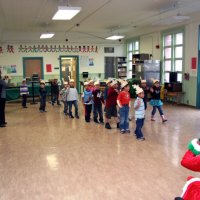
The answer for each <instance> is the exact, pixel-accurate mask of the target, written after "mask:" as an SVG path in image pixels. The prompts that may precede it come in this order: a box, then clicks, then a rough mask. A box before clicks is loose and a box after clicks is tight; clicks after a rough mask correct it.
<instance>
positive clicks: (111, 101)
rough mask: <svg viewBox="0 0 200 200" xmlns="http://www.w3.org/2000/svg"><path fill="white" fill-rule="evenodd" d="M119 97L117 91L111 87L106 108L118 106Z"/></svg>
mask: <svg viewBox="0 0 200 200" xmlns="http://www.w3.org/2000/svg"><path fill="white" fill-rule="evenodd" d="M117 96H118V93H117V91H116V90H115V89H114V88H112V87H110V88H109V89H108V96H107V99H106V107H110V106H115V105H117Z"/></svg>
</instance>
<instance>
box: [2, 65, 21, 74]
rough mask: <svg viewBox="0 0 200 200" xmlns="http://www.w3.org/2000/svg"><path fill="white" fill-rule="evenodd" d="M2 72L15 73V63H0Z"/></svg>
mask: <svg viewBox="0 0 200 200" xmlns="http://www.w3.org/2000/svg"><path fill="white" fill-rule="evenodd" d="M0 71H1V72H2V74H11V73H12V74H13V73H14V74H15V73H17V65H0Z"/></svg>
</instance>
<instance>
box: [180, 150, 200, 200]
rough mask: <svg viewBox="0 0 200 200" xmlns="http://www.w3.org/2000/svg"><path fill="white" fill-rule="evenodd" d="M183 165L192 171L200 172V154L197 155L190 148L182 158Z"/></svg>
mask: <svg viewBox="0 0 200 200" xmlns="http://www.w3.org/2000/svg"><path fill="white" fill-rule="evenodd" d="M181 165H182V166H183V167H185V168H187V169H190V170H192V171H195V172H200V155H197V156H195V155H194V154H193V153H192V152H191V151H190V150H188V151H187V152H186V153H185V155H184V156H183V158H182V161H181ZM199 199H200V198H199Z"/></svg>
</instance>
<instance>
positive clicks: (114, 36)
mask: <svg viewBox="0 0 200 200" xmlns="http://www.w3.org/2000/svg"><path fill="white" fill-rule="evenodd" d="M122 38H124V36H122V35H112V36H110V37H107V38H106V40H119V39H122Z"/></svg>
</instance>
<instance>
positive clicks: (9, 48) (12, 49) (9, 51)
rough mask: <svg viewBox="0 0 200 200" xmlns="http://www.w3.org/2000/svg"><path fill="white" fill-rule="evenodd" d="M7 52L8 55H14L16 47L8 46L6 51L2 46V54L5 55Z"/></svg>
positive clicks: (0, 49) (0, 51)
mask: <svg viewBox="0 0 200 200" xmlns="http://www.w3.org/2000/svg"><path fill="white" fill-rule="evenodd" d="M5 51H6V52H7V53H14V47H13V46H12V45H7V47H6V50H5V49H3V47H2V46H0V54H1V53H4V52H5Z"/></svg>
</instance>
